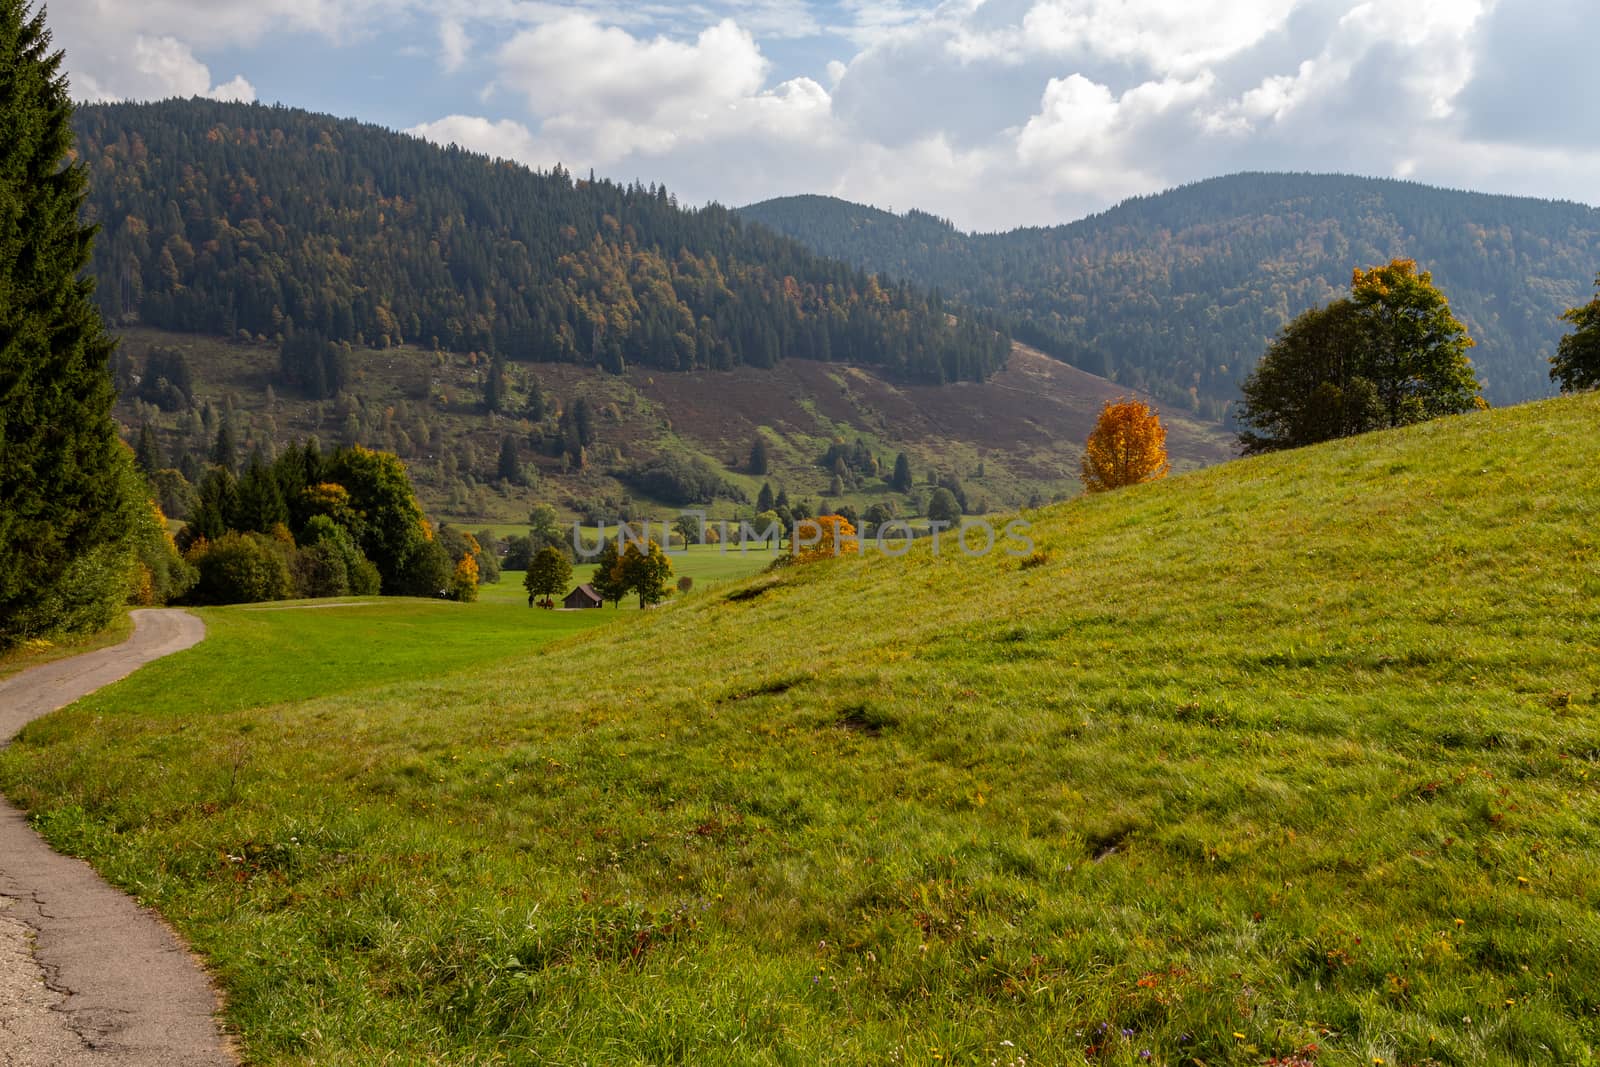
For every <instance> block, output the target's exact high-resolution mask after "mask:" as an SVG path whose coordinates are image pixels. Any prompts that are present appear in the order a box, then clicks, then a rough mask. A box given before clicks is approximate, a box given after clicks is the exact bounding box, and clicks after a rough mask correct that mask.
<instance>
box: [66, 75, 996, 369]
mask: <svg viewBox="0 0 1600 1067" xmlns="http://www.w3.org/2000/svg"><path fill="white" fill-rule="evenodd" d="M75 125H76V130H77V136H78V155H79V158H80V159H81V160H82V161H83V162H84V163H85V164H86V165H87V167H88V169H89V174H90V189H91V195H90V201H89V213H90V216H91V218H93V219H94V220H95V221H97V222H98V223H99V224H100V226H101V234H100V237H99V239H98V241H97V243H96V245H95V255H94V263H93V273H94V274H95V275H96V276H97V278H98V279H99V287H98V290H97V299H98V301H99V303H100V307H101V310H102V311H103V312H104V314H105V315H106V317H107V319H108V320H109V321H110V322H112V323H113V324H116V325H120V326H129V325H134V324H143V325H148V326H154V327H159V328H162V329H167V330H177V331H186V332H194V333H206V334H211V335H216V336H223V337H230V338H240V337H249V338H253V339H257V340H260V339H266V340H268V341H279V340H280V339H281V340H282V341H283V342H284V343H286V345H287V347H286V351H285V356H284V371H285V377H286V378H287V379H288V380H290V381H291V382H294V383H296V384H300V385H303V386H304V387H305V388H306V389H307V391H308V392H311V393H312V394H314V395H322V396H329V397H331V396H333V395H335V394H336V393H337V392H338V389H339V386H340V384H341V381H340V379H341V377H342V375H343V374H345V373H347V370H346V368H343V367H341V366H339V365H338V361H337V358H336V357H334V356H333V355H332V353H333V349H332V348H329V347H327V346H330V345H339V344H343V343H348V344H349V345H352V346H354V347H355V348H357V349H359V348H362V347H373V348H386V347H390V346H394V345H399V344H414V345H422V346H424V347H437V348H440V349H443V350H449V351H456V352H469V351H470V352H483V353H486V354H489V355H490V356H491V357H492V358H496V359H500V360H511V361H527V362H566V363H578V364H586V365H594V366H599V367H603V368H605V369H607V370H611V371H613V372H618V373H620V372H621V371H622V370H623V369H624V368H625V367H627V366H628V365H630V364H636V365H639V366H645V367H651V368H660V369H668V370H690V369H706V368H710V369H724V368H729V367H733V366H736V365H749V366H756V367H767V366H771V365H773V364H774V363H776V362H777V361H778V360H779V359H780V358H783V357H789V356H794V357H802V358H811V359H820V360H836V361H841V362H846V361H847V362H853V363H860V364H864V365H870V366H874V367H878V368H881V369H883V370H885V371H886V372H888V373H890V374H893V375H895V376H898V377H902V378H904V379H907V380H913V381H922V382H943V381H973V380H982V379H983V378H985V377H987V376H988V375H989V374H990V373H992V372H993V371H994V370H995V369H997V368H998V367H999V366H1001V365H1002V364H1003V363H1004V362H1005V359H1006V356H1007V353H1008V352H1009V349H1010V342H1009V339H1008V338H1007V337H1006V336H1004V333H1003V330H1001V329H999V328H997V327H998V320H985V319H982V318H981V317H978V316H973V315H969V314H962V313H958V312H957V309H954V308H948V309H947V308H946V307H944V306H943V305H942V303H941V301H940V299H939V298H938V297H937V296H936V295H929V294H926V293H923V292H919V291H915V290H913V289H912V288H910V286H909V285H905V284H902V285H897V286H888V287H885V286H880V285H879V283H878V281H877V280H876V278H875V277H873V276H871V275H869V274H867V273H865V272H864V271H862V270H861V269H859V268H852V267H847V266H845V265H843V264H841V263H838V262H835V261H830V260H827V259H824V258H822V257H820V256H818V255H817V254H816V253H814V252H811V251H809V250H808V249H806V248H805V247H804V246H802V245H801V244H800V243H798V242H796V241H793V240H791V239H789V238H787V237H781V236H778V235H776V234H775V233H773V232H771V231H769V230H767V229H765V228H762V227H758V226H748V225H745V224H744V223H743V222H742V221H741V220H740V219H739V217H738V216H737V215H736V214H734V213H733V212H730V211H728V210H726V209H724V208H722V207H718V206H715V205H713V206H709V207H705V208H701V209H697V210H685V209H682V208H680V206H679V205H678V204H677V202H676V201H675V200H674V198H673V197H672V196H671V194H669V193H668V191H667V190H666V189H665V188H662V187H659V186H654V185H651V186H643V185H638V184H634V185H630V186H623V185H618V184H615V183H613V182H609V181H597V180H595V179H594V178H593V176H592V175H591V176H590V178H589V179H588V180H576V179H574V177H573V176H572V175H571V174H569V173H567V172H566V171H564V170H561V169H560V168H557V169H555V170H554V171H552V172H550V173H536V172H533V171H530V170H528V169H527V168H525V167H522V166H520V165H517V164H512V163H507V162H503V161H492V160H489V159H487V158H485V157H482V156H478V155H473V154H471V153H468V152H465V151H462V150H459V149H454V148H450V149H446V148H439V147H437V146H435V145H432V144H429V143H427V142H424V141H421V140H419V139H416V138H413V137H409V136H405V135H401V134H396V133H394V132H392V131H388V130H385V129H382V128H379V127H375V126H369V125H363V124H360V123H356V122H350V121H342V120H337V119H332V118H329V117H326V116H321V115H313V114H309V113H307V112H303V111H298V110H293V109H287V108H282V107H265V106H261V105H245V104H227V103H216V102H212V101H206V100H198V99H197V100H187V101H178V100H173V101H166V102H162V103H156V104H113V105H100V106H91V107H84V108H81V109H80V110H79V111H78V113H77V116H76V120H75ZM297 339H298V340H297Z"/></svg>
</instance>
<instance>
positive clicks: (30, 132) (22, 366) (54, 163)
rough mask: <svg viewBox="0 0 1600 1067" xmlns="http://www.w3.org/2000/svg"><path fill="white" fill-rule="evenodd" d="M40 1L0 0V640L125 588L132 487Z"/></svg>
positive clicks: (61, 95) (90, 616)
mask: <svg viewBox="0 0 1600 1067" xmlns="http://www.w3.org/2000/svg"><path fill="white" fill-rule="evenodd" d="M61 59H62V57H61V53H60V52H54V51H52V49H51V46H50V33H49V30H47V29H46V28H45V22H44V12H43V11H42V10H40V11H37V12H30V11H29V9H28V5H27V4H26V3H25V2H24V0H0V545H4V546H5V550H4V552H0V648H3V647H5V646H8V645H11V644H14V643H16V642H18V641H21V640H23V639H25V638H28V637H31V636H34V635H37V634H44V633H50V632H58V631H85V630H93V629H98V628H100V627H103V626H105V625H106V624H108V623H109V622H110V621H111V618H112V615H113V613H114V612H115V610H116V607H117V605H118V604H119V603H120V602H121V601H122V600H124V599H125V597H126V596H127V593H128V583H129V576H130V574H131V571H132V567H133V553H134V544H133V540H132V539H133V535H134V531H135V530H136V529H137V526H138V522H137V520H138V517H139V512H140V510H141V509H143V508H146V507H147V506H148V505H147V502H146V501H145V500H144V499H141V497H142V495H143V491H144V490H143V486H142V485H141V479H140V478H139V477H138V475H137V473H136V472H135V471H134V470H133V464H132V457H131V456H130V455H129V453H128V450H127V448H126V447H125V446H123V444H122V442H121V441H120V440H118V438H117V432H116V426H115V424H114V423H113V422H112V419H111V405H112V401H113V399H114V395H113V388H112V381H111V373H110V362H111V355H112V351H113V349H114V347H115V343H114V342H113V340H112V339H111V338H110V336H108V335H107V333H106V331H105V328H104V325H103V324H102V322H101V320H100V314H99V312H98V311H97V310H96V309H95V306H94V304H93V303H92V302H91V295H92V292H93V288H94V283H93V282H92V281H90V280H89V279H87V278H83V277H81V276H80V275H81V274H82V272H83V270H84V268H85V267H87V266H88V263H89V257H90V252H91V247H92V244H93V240H94V234H95V229H94V227H92V226H87V225H84V224H83V223H82V222H81V221H80V219H79V210H80V207H81V205H82V203H83V201H84V197H85V193H86V188H87V181H88V179H87V173H86V171H85V168H84V167H83V165H82V164H76V163H75V164H72V165H69V166H66V167H63V166H62V164H63V162H64V161H66V160H67V159H68V157H69V155H70V153H71V152H72V149H73V137H72V128H71V119H72V104H71V101H70V100H69V99H68V95H67V82H66V78H65V77H64V76H63V75H62V73H61Z"/></svg>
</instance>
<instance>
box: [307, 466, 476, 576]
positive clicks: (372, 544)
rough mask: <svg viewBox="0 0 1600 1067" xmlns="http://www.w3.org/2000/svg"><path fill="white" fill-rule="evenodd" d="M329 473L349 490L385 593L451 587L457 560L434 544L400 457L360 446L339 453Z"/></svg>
mask: <svg viewBox="0 0 1600 1067" xmlns="http://www.w3.org/2000/svg"><path fill="white" fill-rule="evenodd" d="M327 476H328V478H329V480H330V481H332V482H334V483H336V484H338V485H341V486H343V487H344V489H345V491H346V492H347V493H348V494H349V506H350V508H351V510H353V511H354V512H355V514H356V515H357V516H358V517H359V519H360V520H361V521H360V527H361V529H360V545H361V551H362V552H363V553H364V554H365V555H366V557H367V558H368V559H370V560H371V561H372V562H373V565H374V566H376V567H377V568H378V573H379V574H380V575H382V577H383V591H384V592H385V593H388V594H396V593H399V594H409V595H413V596H433V595H435V594H437V593H438V592H439V590H441V589H443V588H444V587H445V584H446V582H447V581H448V579H449V574H450V571H449V568H450V565H451V560H450V558H449V556H448V555H447V554H446V553H445V552H444V551H443V550H442V549H439V548H438V546H436V545H434V543H433V537H432V534H431V532H430V530H429V528H428V526H427V521H426V519H425V518H424V517H423V513H422V505H421V504H418V503H417V498H416V495H415V494H414V493H413V492H412V489H411V480H410V478H408V477H407V476H406V468H405V464H403V463H401V462H400V459H399V457H397V456H393V455H390V454H389V453H387V452H373V451H371V450H370V449H366V448H362V447H360V446H359V445H358V446H356V447H354V448H350V449H343V450H340V451H339V452H336V453H334V455H333V457H332V458H331V460H330V461H329V464H328V472H327ZM430 550H431V551H430Z"/></svg>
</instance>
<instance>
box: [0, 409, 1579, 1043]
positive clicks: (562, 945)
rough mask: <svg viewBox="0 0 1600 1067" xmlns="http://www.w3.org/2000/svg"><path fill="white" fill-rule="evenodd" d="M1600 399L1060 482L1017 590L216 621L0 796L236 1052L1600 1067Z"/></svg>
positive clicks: (740, 591) (956, 559) (810, 578)
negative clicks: (1170, 470)
mask: <svg viewBox="0 0 1600 1067" xmlns="http://www.w3.org/2000/svg"><path fill="white" fill-rule="evenodd" d="M1597 421H1600V397H1597V396H1589V397H1583V398H1577V399H1566V400H1560V401H1553V402H1549V403H1543V404H1537V405H1529V406H1526V407H1520V408H1512V409H1506V410H1500V411H1493V412H1487V413H1482V414H1476V415H1471V416H1466V417H1461V418H1456V419H1450V420H1444V421H1440V422H1436V423H1431V424H1426V425H1422V426H1418V427H1413V428H1411V429H1408V430H1404V431H1399V432H1394V433H1385V434H1378V435H1372V436H1369V437H1365V438H1361V439H1357V440H1351V441H1345V442H1339V443H1335V444H1331V445H1326V446H1321V447H1318V448H1314V449H1307V450H1303V451H1299V452H1294V453H1286V454H1279V455H1275V456H1268V457H1262V458H1258V459H1252V460H1247V461H1240V462H1235V463H1231V464H1227V465H1224V466H1221V467H1215V468H1211V469H1208V470H1205V471H1202V472H1199V473H1196V474H1191V475H1186V476H1184V477H1181V478H1173V479H1170V480H1168V481H1166V482H1164V483H1160V484H1156V485H1152V486H1145V487H1140V488H1137V489H1131V490H1123V491H1119V492H1116V493H1112V494H1106V495H1103V496H1100V497H1094V498H1084V499H1080V500H1076V501H1073V502H1070V503H1067V504H1063V505H1059V506H1056V507H1052V508H1049V509H1046V510H1043V511H1039V512H1037V513H1030V514H1028V515H1027V516H1026V518H1028V519H1029V520H1030V521H1032V522H1033V524H1034V528H1033V536H1034V538H1035V540H1036V542H1037V548H1038V550H1039V551H1038V555H1036V556H1035V557H1033V558H1032V559H1030V560H1028V561H1026V565H1025V564H1024V562H1023V561H1020V560H1017V559H1012V558H1009V557H1007V556H1004V555H1000V554H996V555H993V556H988V557H984V558H978V559H968V558H964V557H962V556H961V555H960V554H959V553H958V552H953V551H947V552H946V553H945V554H943V555H942V556H940V557H937V558H936V557H935V556H934V555H933V554H932V551H931V546H930V545H928V544H927V543H926V542H920V543H919V545H918V547H917V548H916V549H915V550H914V551H913V552H912V553H911V554H910V555H909V556H908V557H906V558H903V559H889V558H884V557H881V556H877V555H873V554H867V555H864V556H862V557H860V558H858V559H852V558H846V559H841V560H836V561H827V562H823V563H819V564H812V565H807V566H803V567H793V568H787V569H784V570H782V571H778V572H773V573H770V574H768V573H763V574H758V575H754V576H752V577H749V578H747V579H744V580H743V581H741V582H729V583H727V584H724V585H720V586H716V587H714V588H710V589H703V590H702V589H697V590H696V591H695V592H694V593H692V594H691V595H690V596H688V597H684V598H682V599H675V600H674V601H672V602H669V603H668V604H667V605H666V606H664V607H663V608H662V609H660V610H657V611H652V612H644V613H641V612H637V611H634V612H627V611H624V612H612V611H609V610H607V611H603V612H590V613H581V612H530V611H528V610H527V609H526V607H525V606H523V605H522V603H521V601H520V600H518V601H509V600H500V601H499V602H496V600H495V599H493V598H487V597H486V599H485V600H484V601H482V602H480V603H478V604H476V605H444V604H424V603H421V602H399V603H390V602H385V603H373V604H368V605H363V606H361V607H356V608H329V609H320V610H319V609H313V610H290V611H258V610H252V609H239V608H230V609H218V610H212V611H207V612H205V613H204V614H205V618H206V621H207V624H208V626H209V627H210V631H211V636H210V637H209V638H208V640H207V641H206V642H204V643H203V644H202V645H200V646H198V647H197V648H195V649H193V650H191V651H189V652H186V653H182V654H180V655H177V656H174V657H172V658H170V659H168V660H164V661H161V662H159V663H157V664H154V665H152V666H151V667H149V668H146V669H145V670H144V671H141V672H140V673H139V674H137V675H135V676H133V677H132V678H130V679H128V680H127V681H125V682H123V683H120V684H118V685H116V686H113V687H111V688H108V689H106V690H103V691H102V692H100V693H98V694H96V695H94V696H92V697H90V698H88V699H86V700H85V701H83V702H80V703H79V704H78V705H76V706H74V707H72V708H70V709H67V710H65V711H63V712H61V713H58V714H56V715H53V716H50V717H48V718H46V719H44V720H41V721H39V722H37V723H35V724H34V725H33V726H31V727H30V728H29V729H28V730H26V731H25V732H24V733H23V735H22V737H21V738H20V740H19V741H18V742H17V743H16V744H15V745H13V746H12V747H11V748H10V749H8V750H7V751H6V752H5V753H4V754H0V786H3V788H4V790H5V792H6V793H7V794H8V795H9V796H11V797H12V798H14V799H15V800H17V801H19V802H21V803H22V804H24V805H26V806H27V808H28V809H29V811H30V814H31V817H32V818H33V819H34V821H35V823H36V825H37V826H38V827H39V828H40V830H41V831H43V832H44V833H45V834H46V835H47V836H48V837H49V838H50V840H51V841H52V842H53V843H54V844H56V845H57V846H58V847H60V848H63V849H65V850H67V851H70V852H72V853H75V854H78V855H81V856H84V857H85V858H87V859H88V860H89V861H90V862H91V863H93V864H94V865H95V866H96V867H97V868H98V869H99V870H100V871H102V872H103V873H104V874H105V875H106V876H107V877H108V878H110V879H111V880H112V881H114V882H115V883H116V884H118V885H120V886H123V887H125V888H126V889H128V890H129V891H130V892H133V893H135V894H137V895H138V896H139V897H140V899H142V900H143V901H145V902H147V903H149V904H150V905H152V906H153V907H156V908H158V909H159V910H160V911H161V912H162V913H163V914H164V915H165V916H167V918H168V919H170V920H171V921H172V923H173V924H174V925H175V926H176V927H177V928H178V929H179V930H180V931H181V932H182V933H183V934H184V935H185V936H186V937H187V938H188V939H189V941H190V942H191V944H192V945H193V946H194V947H195V948H196V949H197V950H198V951H199V952H200V953H201V954H202V955H203V956H204V957H205V958H206V959H207V961H208V962H209V963H210V965H211V966H212V968H213V969H214V971H215V973H216V975H217V977H218V979H219V981H220V983H221V985H222V987H223V988H224V990H225V991H226V994H227V998H228V1006H227V1018H228V1022H229V1023H230V1025H231V1026H232V1027H233V1028H234V1029H235V1030H237V1032H238V1033H239V1035H240V1037H241V1040H242V1043H243V1047H244V1049H245V1051H246V1054H247V1056H248V1057H249V1058H250V1060H251V1061H252V1062H260V1063H287V1064H374V1063H396V1064H400V1063H405V1064H411V1063H440V1064H445V1063H449V1064H461V1063H474V1064H634V1063H639V1064H645V1063H649V1064H657V1063H689V1064H822V1063H830V1064H923V1065H933V1064H938V1065H948V1064H977V1065H989V1064H1008V1065H1021V1064H1037V1065H1044V1064H1073V1063H1083V1062H1085V1061H1087V1062H1091V1063H1096V1064H1099V1063H1107V1064H1142V1063H1147V1062H1148V1063H1157V1064H1204V1065H1216V1064H1267V1063H1277V1064H1312V1063H1314V1064H1326V1065H1356V1064H1363V1065H1372V1064H1377V1063H1383V1064H1417V1065H1422V1064H1462V1065H1465V1064H1485V1063H1495V1064H1535V1063H1565V1064H1591V1063H1594V1062H1596V1059H1597V1056H1596V1053H1595V1052H1594V1049H1595V1048H1596V1046H1597V1045H1600V818H1597V816H1600V784H1597V783H1600V555H1597V545H1596V540H1597V530H1600V475H1597V474H1596V470H1595V467H1594V464H1593V454H1594V449H1593V429H1594V427H1595V426H1596V424H1597ZM947 548H948V546H947ZM581 572H582V568H580V573H579V579H580V580H581V578H582V573H581ZM511 580H512V578H511V576H509V575H508V576H507V582H508V585H507V588H512V586H510V585H509V583H510V582H511ZM592 625H597V626H599V628H597V629H594V630H593V631H592V632H591V631H588V630H585V629H583V628H584V627H587V626H592Z"/></svg>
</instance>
